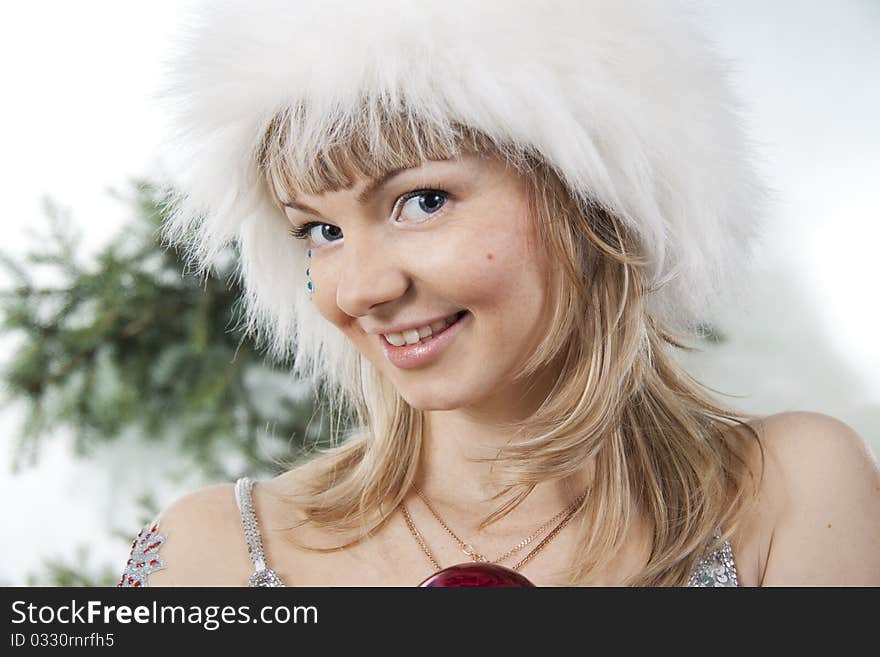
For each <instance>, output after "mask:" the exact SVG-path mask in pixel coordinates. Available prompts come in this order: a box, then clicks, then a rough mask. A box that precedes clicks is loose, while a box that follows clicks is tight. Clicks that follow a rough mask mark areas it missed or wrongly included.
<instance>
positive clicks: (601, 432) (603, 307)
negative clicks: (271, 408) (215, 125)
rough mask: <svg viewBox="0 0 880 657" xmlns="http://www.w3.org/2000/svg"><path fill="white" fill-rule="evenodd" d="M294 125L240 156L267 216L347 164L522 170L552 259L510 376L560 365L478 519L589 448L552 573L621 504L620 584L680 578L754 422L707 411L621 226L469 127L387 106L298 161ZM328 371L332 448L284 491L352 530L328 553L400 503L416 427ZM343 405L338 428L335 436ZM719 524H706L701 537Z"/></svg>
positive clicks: (734, 502)
mask: <svg viewBox="0 0 880 657" xmlns="http://www.w3.org/2000/svg"><path fill="white" fill-rule="evenodd" d="M296 121H297V115H296V112H291V111H284V112H281V113H279V114H277V115H276V116H275V117H274V118H273V119H272V120H271V121H270V122H269V123H268V128H267V130H266V131H265V136H264V139H263V140H262V142H261V144H260V147H259V150H258V152H257V154H256V158H257V162H258V168H259V170H260V172H261V174H262V176H263V181H262V182H263V184H265V185H266V186H267V187H268V190H269V191H270V193H271V194H272V196H273V197H274V199H275V200H276V201H277V203H278V204H279V211H280V205H281V204H282V203H283V202H284V201H285V200H286V197H287V196H288V195H289V194H290V193H292V192H293V191H294V190H300V191H302V192H305V193H308V194H320V193H322V192H324V191H331V190H337V189H343V188H347V187H349V186H351V185H352V184H353V182H354V179H353V175H355V174H359V175H362V176H366V177H375V176H377V175H378V174H380V173H381V172H383V171H386V170H389V169H392V168H397V167H402V166H403V167H413V166H417V165H418V164H419V163H420V162H423V161H424V160H426V159H447V158H450V157H455V156H456V155H457V154H459V153H460V152H462V151H469V152H480V153H486V154H490V155H495V156H498V157H503V158H505V159H506V160H507V161H508V162H510V163H511V164H513V165H514V166H515V167H516V168H517V169H518V170H519V171H520V172H521V173H522V174H523V175H525V176H526V178H527V180H528V182H529V199H530V203H531V206H532V211H533V215H534V218H535V221H537V222H538V227H539V230H538V233H539V234H540V236H541V238H542V240H543V247H544V249H545V251H546V253H547V255H548V257H549V258H550V259H551V262H555V263H558V269H556V270H555V271H554V274H553V279H554V280H552V281H551V282H550V285H551V295H550V296H551V298H552V300H553V303H552V312H551V316H550V318H549V322H548V326H549V328H548V330H547V331H546V335H545V337H544V339H543V341H542V343H541V344H540V345H539V347H538V348H537V349H536V350H535V352H534V353H533V354H530V356H529V358H528V359H527V360H526V362H524V363H523V364H522V367H521V370H520V372H519V374H518V377H519V378H521V379H522V380H524V381H528V380H529V377H530V376H532V375H534V374H535V373H536V372H538V371H539V370H540V369H541V368H542V367H544V366H546V365H547V364H548V363H550V362H558V363H560V364H561V368H560V371H559V375H558V377H557V379H556V381H555V384H554V385H553V387H552V391H551V392H550V394H549V396H548V397H547V399H546V400H545V402H544V403H543V404H542V405H541V406H540V408H539V409H538V410H537V412H536V413H534V415H532V416H531V417H529V418H528V419H526V420H525V421H523V422H521V423H519V424H517V425H516V426H511V427H509V429H510V430H511V432H512V435H514V436H516V437H517V439H516V440H512V441H511V442H510V443H509V444H508V445H507V446H506V447H505V448H503V449H502V450H501V451H500V452H499V455H498V457H497V459H493V462H494V466H495V467H494V468H493V470H494V472H495V473H496V475H497V477H498V481H499V482H500V483H501V484H502V492H501V493H500V494H499V495H498V496H497V499H498V501H499V504H498V507H497V508H496V509H495V511H494V512H493V513H492V514H490V515H489V516H488V517H487V518H485V519H483V524H484V525H486V524H488V523H490V522H493V521H495V520H497V519H499V518H501V517H503V516H505V515H506V514H507V513H509V512H510V511H512V510H513V509H514V508H515V507H516V506H517V505H518V504H519V503H520V502H521V501H522V500H523V499H525V497H526V496H527V495H528V494H529V493H530V492H531V490H532V489H533V488H534V486H535V485H536V484H538V483H540V482H544V481H549V480H562V481H564V482H568V481H569V480H570V479H571V478H573V476H574V475H575V474H576V473H578V472H581V471H582V470H583V468H584V466H585V464H587V462H588V461H589V460H590V459H592V458H595V476H594V479H593V483H592V486H591V490H590V494H588V495H587V496H586V497H585V499H584V500H583V502H582V504H581V509H580V511H581V512H582V513H581V514H580V517H581V518H582V522H581V523H580V527H579V530H578V531H579V532H580V534H579V539H578V544H579V548H578V549H577V550H576V555H577V556H576V558H575V560H574V562H573V563H572V564H571V567H570V568H569V569H567V570H566V573H565V574H566V578H567V580H568V581H569V582H570V583H571V584H573V585H576V584H578V583H582V582H587V581H589V578H590V577H591V575H592V574H594V573H597V572H599V571H600V570H601V569H602V568H603V567H604V566H606V565H607V564H608V563H609V561H610V560H611V558H612V556H613V555H615V553H617V552H618V551H619V549H620V548H621V547H622V544H623V542H624V540H625V538H626V536H627V528H628V527H630V526H631V523H632V521H633V520H634V518H632V517H631V513H632V510H633V509H635V510H637V512H638V513H639V514H643V515H644V517H645V518H646V519H647V521H648V525H649V527H650V528H651V541H652V542H651V551H650V556H649V558H648V561H647V563H646V565H645V567H644V568H643V569H642V570H641V571H640V572H639V573H637V574H635V575H634V576H633V577H631V578H630V579H629V581H628V582H627V584H631V585H637V586H643V585H682V584H684V583H685V582H686V581H687V578H688V575H689V573H690V572H691V570H692V569H693V567H694V566H695V565H696V562H697V561H698V560H699V559H700V557H701V556H702V555H703V554H704V553H705V551H707V550H710V549H714V548H715V547H717V546H718V545H719V544H720V542H721V541H723V540H725V539H726V538H728V537H729V536H730V535H731V534H732V533H733V532H734V531H735V530H736V529H737V527H738V526H739V525H740V524H741V522H742V520H743V517H744V514H746V513H747V512H748V509H749V506H750V504H751V503H753V502H754V500H755V497H756V493H757V488H758V486H759V483H760V479H761V474H762V470H763V453H762V452H761V456H762V460H761V467H760V468H759V469H758V472H755V468H753V467H752V464H753V463H755V461H754V460H753V459H752V458H751V454H752V453H753V448H754V447H755V446H758V447H760V440H759V436H758V433H757V432H756V430H755V429H754V428H753V427H752V426H751V425H750V424H749V423H748V420H750V419H754V418H750V416H747V415H745V414H743V413H738V412H735V411H733V410H732V409H727V408H724V407H723V406H721V405H719V404H718V403H717V402H715V401H714V400H713V396H712V394H711V392H712V391H709V390H708V389H707V388H705V387H704V386H702V384H700V383H699V382H698V381H696V380H695V379H694V378H693V377H691V376H690V375H689V374H688V373H687V372H686V371H685V370H684V369H683V368H682V366H681V365H680V364H679V363H678V362H677V361H676V360H675V358H674V353H673V350H674V349H691V348H692V347H690V346H688V340H689V339H690V336H688V335H686V334H683V333H681V332H674V331H673V330H671V329H670V328H668V327H665V326H664V325H663V322H662V321H661V320H659V319H657V318H655V317H653V316H652V315H651V313H650V312H649V310H648V304H647V300H648V298H649V297H650V295H651V294H652V293H653V292H654V291H655V290H654V289H652V288H651V287H650V284H649V277H648V276H647V274H646V268H647V267H648V265H649V264H650V263H648V262H647V261H646V258H645V257H644V250H643V249H641V248H640V243H639V241H638V238H637V237H636V236H635V234H634V233H633V231H631V230H630V229H629V228H628V227H627V226H626V225H624V224H623V222H621V221H620V220H619V219H618V218H617V217H615V215H614V213H613V212H611V211H609V210H608V209H606V208H604V207H602V206H600V205H599V204H592V203H591V204H585V203H583V202H580V201H578V200H576V197H575V195H573V194H572V193H571V192H570V190H569V189H568V188H567V187H566V185H565V184H564V183H563V182H562V179H561V177H560V176H559V175H558V172H556V171H555V170H554V169H553V167H552V166H550V165H549V164H548V163H547V162H546V161H545V160H544V159H543V158H541V157H539V156H537V155H536V154H534V153H532V152H529V151H524V150H522V149H518V148H517V147H516V146H515V145H511V144H503V143H496V142H493V141H492V140H491V139H490V138H489V137H487V136H486V135H485V134H483V133H481V132H480V131H478V130H475V129H470V128H467V127H465V126H461V125H457V126H456V138H455V139H454V140H450V139H448V138H445V135H444V134H440V133H437V132H435V131H433V130H432V128H431V126H430V124H428V123H419V122H416V121H413V120H412V117H405V116H404V115H401V114H395V115H389V116H386V117H383V120H382V121H379V122H376V123H373V124H372V125H374V126H376V125H379V126H381V127H380V129H379V130H372V131H366V130H364V131H358V130H353V131H350V132H347V133H346V134H344V135H342V136H340V138H338V139H336V140H335V141H334V140H328V141H334V145H333V147H332V148H331V149H329V150H327V151H325V152H322V153H319V154H317V155H316V156H315V157H314V158H312V159H310V160H303V159H301V158H300V159H295V158H292V157H290V153H291V149H290V143H289V140H290V135H291V127H292V125H293V124H295V122H296ZM337 376H338V377H339V379H340V381H341V384H340V385H338V386H328V387H325V388H320V389H319V393H320V395H321V397H322V401H323V402H324V403H325V404H326V405H327V408H328V409H329V411H330V413H331V419H332V420H333V422H332V423H331V425H332V426H334V427H335V429H334V434H335V435H334V439H335V441H336V443H337V444H336V445H335V446H333V447H332V448H329V449H323V450H317V453H316V454H312V455H310V458H309V468H310V471H311V472H315V473H317V474H315V475H314V476H312V477H311V478H310V487H309V488H308V490H305V491H300V492H299V493H297V494H294V495H292V496H291V498H290V500H291V502H293V503H295V504H296V505H297V507H298V508H299V509H301V510H302V511H303V513H304V514H305V516H306V518H307V519H308V521H309V522H310V523H313V524H314V525H315V526H318V527H321V528H323V529H327V530H331V531H332V532H335V533H337V535H339V536H342V535H343V534H345V533H347V532H349V531H350V530H352V529H357V530H358V534H357V536H358V538H354V539H345V540H340V542H339V543H338V545H336V546H334V547H333V548H332V549H341V548H343V547H346V546H347V545H351V544H353V543H354V542H356V541H357V540H361V539H362V538H363V537H364V536H366V535H367V533H369V532H370V531H372V530H374V529H376V528H377V527H379V526H381V525H382V524H383V523H384V522H386V521H387V520H388V518H390V517H391V515H392V514H393V513H394V511H395V510H396V509H397V507H398V506H399V505H400V503H401V502H402V501H403V500H404V498H405V497H406V495H407V494H408V493H409V492H410V490H411V487H412V485H413V482H414V480H415V477H416V473H417V468H418V463H419V456H420V450H421V445H422V438H423V431H424V427H425V418H424V414H423V412H422V411H420V410H418V409H415V408H413V407H411V406H410V405H409V404H407V403H406V401H405V400H403V398H402V397H401V396H400V395H399V394H398V392H397V391H396V390H395V389H394V387H393V386H392V385H391V384H390V382H389V381H388V380H386V379H385V378H384V377H383V376H382V375H381V374H380V373H379V372H378V371H377V370H376V369H375V368H374V367H373V366H372V364H371V363H369V362H368V361H367V360H366V359H365V358H364V357H363V356H362V355H360V354H356V355H354V356H353V357H352V362H351V367H350V368H348V369H346V370H345V371H344V372H343V373H341V374H337ZM344 417H350V418H352V420H353V426H354V429H352V430H350V431H347V432H342V431H340V430H339V427H340V426H342V423H343V418H344ZM737 427H742V428H744V429H745V432H743V431H739V430H736V429H737ZM343 433H344V435H343ZM759 451H760V450H759ZM573 497H574V496H573ZM719 528H721V529H723V533H722V534H721V536H720V538H717V540H713V534H714V533H715V532H716V530H717V529H719ZM313 549H327V548H313Z"/></svg>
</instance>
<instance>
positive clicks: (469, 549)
mask: <svg viewBox="0 0 880 657" xmlns="http://www.w3.org/2000/svg"><path fill="white" fill-rule="evenodd" d="M413 488H414V489H415V491H416V493H417V494H418V496H419V497H420V498H421V499H422V502H424V503H425V506H426V507H428V510H429V511H430V512H431V515H433V516H434V518H436V519H437V522H439V523H440V525H441V526H442V527H443V529H445V530H446V533H447V534H449V535H450V536H451V537H452V539H453V540H454V541H455V542H456V543H458V546H459V547H460V548H461V550H462V552H464V553H465V554H466V555H467V556H468V557H469V558H470V559H471V560H472V561H482V562H484V563H501V562H502V561H504V560H506V559H508V558H509V557H511V556H512V555H514V554H516V553H517V552H519V551H520V550H522V549H523V548H524V547H525V546H526V545H528V544H529V543H531V542H532V541H534V540H535V539H536V538H538V537H539V536H540V535H541V534H543V533H544V532H545V531H547V529H548V528H549V527H550V525H552V524H553V523H554V522H557V521H558V520H559V519H560V518H562V516H564V515H565V514H566V513H568V511H569V510H570V509H572V508H573V507H576V506H577V505H579V504H580V501H581V499H583V495H582V496H581V497H580V498H579V499H577V500H575V501H574V502H573V503H572V504H570V505H569V506H567V507H566V508H564V509H562V511H560V512H559V513H557V514H556V515H555V516H553V517H552V518H550V519H549V520H548V521H547V522H545V523H544V524H543V525H541V526H540V527H538V529H536V530H535V531H534V533H532V534H531V535H530V536H527V537H526V538H524V539H523V540H521V541H520V542H519V543H517V544H516V545H514V546H513V547H512V548H510V549H509V550H508V551H507V552H505V553H504V554H502V555H501V556H500V557H496V558H495V559H488V558H486V557H485V556H483V555H482V554H480V553H479V552H477V551H476V550H475V549H474V548H473V546H472V545H471V544H470V543H465V542H464V541H463V540H461V539H460V538H459V537H458V536H457V535H456V534H455V532H454V531H452V529H450V528H449V525H447V524H446V522H445V521H444V520H443V518H441V517H440V514H439V513H437V510H436V509H435V508H434V505H433V504H431V502H430V501H429V500H428V498H427V496H426V495H425V494H424V493H423V492H422V491H421V490H419V487H418V486H413Z"/></svg>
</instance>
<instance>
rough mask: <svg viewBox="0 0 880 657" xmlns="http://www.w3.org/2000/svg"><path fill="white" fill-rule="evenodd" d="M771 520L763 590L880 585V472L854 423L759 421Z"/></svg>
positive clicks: (794, 415)
mask: <svg viewBox="0 0 880 657" xmlns="http://www.w3.org/2000/svg"><path fill="white" fill-rule="evenodd" d="M759 433H760V434H761V445H762V447H763V451H764V457H765V461H764V466H765V467H764V481H763V485H762V494H761V497H762V498H763V500H764V502H763V504H764V505H765V507H766V508H765V511H766V513H767V515H768V517H770V518H771V520H772V523H771V525H772V529H771V533H770V539H769V549H768V552H767V556H766V566H765V568H764V572H763V576H762V581H761V584H763V585H782V586H799V585H831V586H834V585H837V586H848V585H878V584H880V471H878V467H877V461H876V458H875V457H874V456H873V454H872V453H871V450H870V448H869V447H868V445H867V444H866V443H865V441H864V440H863V439H862V438H861V437H860V436H859V435H858V433H857V432H856V431H854V430H853V429H852V428H851V427H850V426H849V425H847V424H846V423H844V422H842V421H841V420H838V419H836V418H834V417H831V416H828V415H824V414H822V413H813V412H805V411H797V412H786V413H779V414H776V415H771V416H769V417H766V418H763V419H762V421H761V422H760V431H759Z"/></svg>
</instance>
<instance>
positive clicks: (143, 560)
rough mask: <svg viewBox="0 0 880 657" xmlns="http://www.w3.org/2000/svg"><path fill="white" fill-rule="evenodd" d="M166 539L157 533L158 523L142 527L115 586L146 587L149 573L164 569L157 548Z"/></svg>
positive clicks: (163, 535) (132, 544)
mask: <svg viewBox="0 0 880 657" xmlns="http://www.w3.org/2000/svg"><path fill="white" fill-rule="evenodd" d="M166 538H167V537H166V536H165V534H160V533H159V523H156V524H154V525H152V526H150V525H146V526H144V527H143V529H141V530H140V531H139V532H138V535H137V536H136V537H135V539H134V540H133V541H132V543H131V554H130V555H129V557H128V561H127V562H126V564H125V570H124V571H123V572H122V577H120V578H119V582H118V583H117V584H116V586H117V587H138V586H147V577H148V576H149V575H150V573H155V572H156V571H157V570H162V569H163V568H164V567H165V562H164V561H163V560H162V557H160V556H159V548H161V547H162V544H163V543H164V542H165V539H166Z"/></svg>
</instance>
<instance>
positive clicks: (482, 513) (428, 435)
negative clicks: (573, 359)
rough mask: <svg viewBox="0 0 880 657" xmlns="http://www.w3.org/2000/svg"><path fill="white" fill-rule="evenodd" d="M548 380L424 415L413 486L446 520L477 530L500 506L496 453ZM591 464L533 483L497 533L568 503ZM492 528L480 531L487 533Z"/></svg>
mask: <svg viewBox="0 0 880 657" xmlns="http://www.w3.org/2000/svg"><path fill="white" fill-rule="evenodd" d="M552 380H553V377H552V376H551V375H550V374H547V373H545V374H544V375H542V376H540V377H539V378H538V379H536V380H534V381H533V385H531V386H530V387H529V389H528V390H527V391H526V392H522V391H521V390H522V388H520V389H519V391H516V392H510V391H507V392H506V394H504V395H496V396H494V397H493V398H492V399H489V400H484V401H483V402H481V403H480V404H475V405H472V406H468V407H464V408H458V409H454V410H449V411H426V412H425V431H424V443H423V449H422V455H421V462H420V469H419V475H418V477H417V478H416V485H417V486H418V487H419V489H421V490H422V491H423V492H424V493H425V495H426V496H427V497H428V499H429V500H430V501H431V503H432V504H433V505H434V506H435V508H436V509H437V510H438V511H439V512H440V513H441V514H445V515H446V516H447V517H448V518H449V521H450V522H455V523H456V526H458V527H460V528H462V529H463V530H466V531H471V532H476V531H477V528H478V527H479V524H480V522H481V521H482V520H483V519H484V518H486V517H487V516H488V515H489V514H490V513H491V512H492V511H494V510H495V509H497V508H498V507H499V505H500V503H501V502H500V500H493V499H492V498H493V496H494V495H495V494H497V493H499V492H501V491H502V490H503V487H502V486H501V485H500V484H499V483H498V482H497V481H496V480H495V479H494V478H493V477H492V473H493V463H492V462H491V461H484V460H482V459H494V458H497V456H498V454H499V450H500V449H501V448H502V447H503V446H504V445H506V444H509V443H510V442H511V441H513V440H516V436H514V430H513V429H511V427H515V426H516V425H517V423H518V422H520V421H522V420H524V419H526V418H527V417H529V416H530V415H532V414H533V413H534V412H535V411H536V410H537V408H538V407H539V406H540V404H541V402H542V401H543V399H545V398H546V395H547V393H548V392H549V389H550V386H551V385H552ZM591 473H592V464H590V465H589V467H587V468H584V472H583V474H582V475H581V476H578V477H572V478H569V479H568V480H567V481H562V480H548V481H544V482H541V483H538V484H537V485H536V486H535V488H534V490H532V492H531V493H530V494H529V495H528V497H527V498H526V499H525V500H524V501H523V502H522V503H521V504H520V505H519V506H517V507H516V508H515V509H514V510H513V511H512V512H511V513H510V514H509V515H508V516H505V517H504V518H502V519H501V520H499V521H498V523H497V529H496V531H498V532H504V531H511V530H514V529H516V528H517V527H520V528H521V527H532V526H533V525H534V523H535V521H536V520H538V519H544V516H546V517H548V518H549V517H552V516H553V515H554V514H556V513H558V512H559V511H561V510H562V509H564V508H566V507H567V506H568V505H569V504H571V503H572V501H573V500H574V499H576V498H577V497H578V496H579V495H580V494H581V493H583V491H584V490H585V488H586V487H587V484H588V483H589V480H590V478H591ZM493 527H495V525H494V524H493V525H491V526H490V527H488V528H486V529H485V530H483V531H484V532H488V533H491V532H492V531H493V529H492V528H493Z"/></svg>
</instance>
